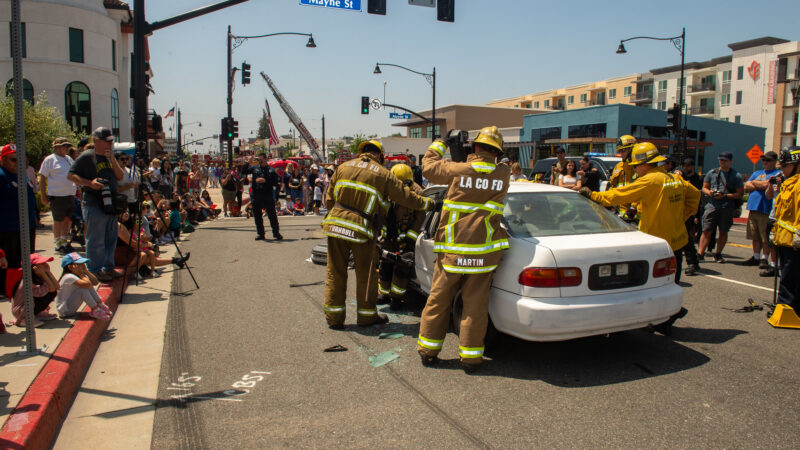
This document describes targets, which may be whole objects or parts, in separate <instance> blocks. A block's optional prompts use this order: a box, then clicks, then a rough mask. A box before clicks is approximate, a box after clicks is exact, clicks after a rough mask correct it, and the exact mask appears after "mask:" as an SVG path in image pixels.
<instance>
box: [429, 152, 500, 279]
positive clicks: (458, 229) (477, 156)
mask: <svg viewBox="0 0 800 450" xmlns="http://www.w3.org/2000/svg"><path fill="white" fill-rule="evenodd" d="M446 150H447V147H446V146H445V144H444V143H442V142H439V141H437V142H434V143H433V144H431V146H430V147H428V152H427V153H426V154H425V157H424V158H423V160H422V174H423V175H424V176H425V178H427V179H428V180H429V181H430V182H431V183H434V184H444V185H449V188H448V190H447V194H446V195H445V201H444V205H443V207H442V211H441V215H440V219H439V228H438V229H437V230H436V237H435V239H434V247H433V251H434V252H437V253H439V254H440V257H441V258H443V260H442V267H443V268H444V269H445V270H446V271H447V272H452V273H485V272H491V271H492V270H494V269H495V268H496V267H497V264H498V263H499V262H500V259H501V258H502V250H504V249H507V248H508V235H507V234H506V232H505V230H503V229H502V228H501V227H500V218H501V217H502V214H503V200H504V199H505V196H506V193H507V192H508V182H509V181H508V180H509V177H510V175H511V173H510V172H511V171H510V169H509V168H508V166H507V165H505V164H495V157H494V156H493V155H492V154H490V153H488V152H485V151H483V150H480V149H477V150H476V151H475V153H473V154H471V155H469V156H468V157H467V161H466V162H462V163H457V162H453V161H446V160H444V159H443V156H444V153H445V151H446Z"/></svg>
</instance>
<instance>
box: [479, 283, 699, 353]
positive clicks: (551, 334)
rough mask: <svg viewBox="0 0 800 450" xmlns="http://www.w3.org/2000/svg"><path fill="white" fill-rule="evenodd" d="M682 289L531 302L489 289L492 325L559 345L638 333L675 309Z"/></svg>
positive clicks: (672, 286)
mask: <svg viewBox="0 0 800 450" xmlns="http://www.w3.org/2000/svg"><path fill="white" fill-rule="evenodd" d="M682 303H683V288H682V287H680V286H678V285H676V284H674V283H669V284H668V285H666V286H660V287H656V288H650V289H642V290H638V291H631V292H622V293H615V294H601V295H592V296H587V297H568V298H542V299H537V298H531V297H521V296H520V295H519V294H514V293H511V292H508V291H503V290H500V289H496V288H493V289H492V294H491V301H490V302H489V315H490V316H491V318H492V323H493V324H494V326H495V327H496V328H497V329H498V330H499V331H501V332H503V333H506V334H510V335H512V336H516V337H518V338H520V339H525V340H528V341H562V340H567V339H575V338H580V337H586V336H594V335H598V334H606V333H614V332H617V331H625V330H633V329H637V328H644V327H647V326H648V325H657V324H659V323H662V322H665V321H666V320H668V319H669V318H670V317H671V316H672V315H673V314H675V313H677V312H678V311H680V309H681V305H682Z"/></svg>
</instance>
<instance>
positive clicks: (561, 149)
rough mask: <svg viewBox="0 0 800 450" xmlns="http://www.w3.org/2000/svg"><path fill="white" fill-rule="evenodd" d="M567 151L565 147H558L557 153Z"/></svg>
mask: <svg viewBox="0 0 800 450" xmlns="http://www.w3.org/2000/svg"><path fill="white" fill-rule="evenodd" d="M565 152H566V150H564V147H558V148H557V149H556V153H565Z"/></svg>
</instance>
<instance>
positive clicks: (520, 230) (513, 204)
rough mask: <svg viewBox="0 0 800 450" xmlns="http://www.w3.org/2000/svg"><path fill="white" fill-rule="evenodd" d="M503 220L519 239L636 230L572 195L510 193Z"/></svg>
mask: <svg viewBox="0 0 800 450" xmlns="http://www.w3.org/2000/svg"><path fill="white" fill-rule="evenodd" d="M503 221H504V222H505V223H506V225H507V226H508V229H509V232H510V233H511V234H512V235H513V236H517V237H544V236H559V235H568V234H593V233H616V232H622V231H631V230H632V229H633V228H632V227H631V226H629V225H628V224H626V223H625V222H623V221H622V220H620V219H619V218H618V217H617V216H616V215H614V214H613V213H611V212H610V211H608V210H607V209H605V208H603V207H602V206H600V205H598V204H597V203H595V202H593V201H591V200H588V199H586V198H584V197H582V196H580V195H578V194H577V193H571V192H524V193H515V194H508V195H507V196H506V201H505V209H504V210H503Z"/></svg>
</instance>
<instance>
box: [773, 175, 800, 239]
mask: <svg viewBox="0 0 800 450" xmlns="http://www.w3.org/2000/svg"><path fill="white" fill-rule="evenodd" d="M798 211H800V175H794V176H792V177H789V178H787V179H786V180H784V181H783V183H781V191H780V192H779V193H778V196H777V197H775V225H776V226H775V227H774V229H775V245H778V246H781V247H791V246H792V238H793V237H794V235H795V233H797V230H798V228H800V215H798V213H797V212H798Z"/></svg>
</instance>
